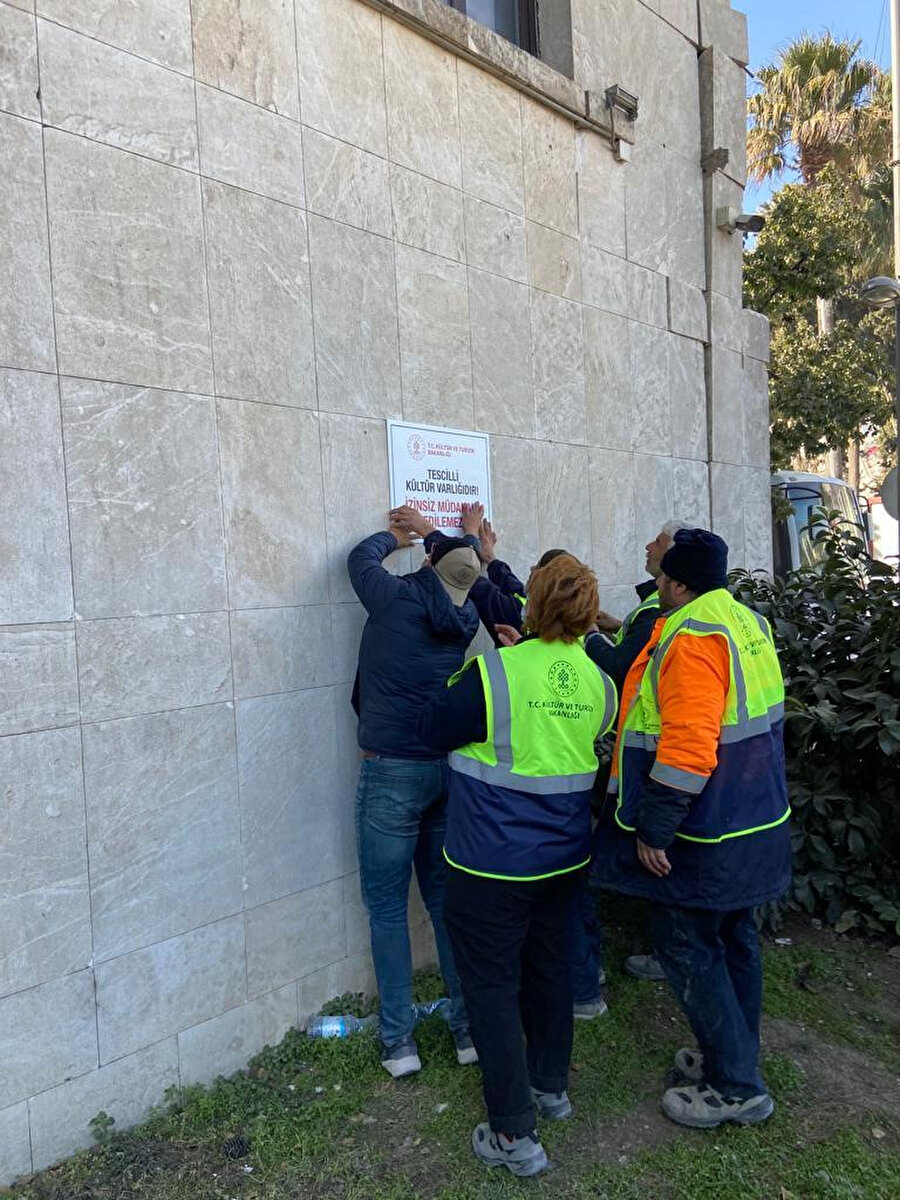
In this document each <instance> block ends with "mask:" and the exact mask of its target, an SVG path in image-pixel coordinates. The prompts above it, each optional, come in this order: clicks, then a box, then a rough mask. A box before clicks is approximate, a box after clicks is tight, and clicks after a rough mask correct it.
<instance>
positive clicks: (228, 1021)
mask: <svg viewBox="0 0 900 1200" xmlns="http://www.w3.org/2000/svg"><path fill="white" fill-rule="evenodd" d="M297 1021H298V1012H297V985H296V983H291V984H288V986H287V987H284V988H280V989H279V990H278V991H277V992H269V994H268V995H266V996H260V997H259V999H258V1000H251V1001H250V1002H249V1004H242V1005H241V1006H240V1008H233V1009H231V1010H230V1011H229V1012H226V1013H222V1014H221V1016H218V1017H213V1018H212V1020H210V1021H204V1023H203V1024H202V1025H195V1026H194V1027H193V1029H186V1030H185V1031H184V1032H183V1033H179V1035H178V1058H179V1063H180V1067H181V1079H182V1081H183V1082H184V1083H186V1084H189V1083H212V1081H213V1080H214V1079H215V1078H216V1077H217V1076H219V1075H225V1076H228V1075H231V1074H233V1073H234V1072H235V1071H240V1070H241V1069H242V1068H244V1067H246V1065H247V1063H248V1061H249V1060H250V1059H251V1058H252V1057H253V1056H254V1054H258V1053H259V1052H260V1050H262V1048H263V1046H276V1045H277V1044H278V1043H279V1042H280V1041H281V1039H282V1038H283V1037H284V1035H285V1034H286V1033H287V1031H288V1030H289V1029H292V1028H294V1027H295V1026H296V1025H297Z"/></svg>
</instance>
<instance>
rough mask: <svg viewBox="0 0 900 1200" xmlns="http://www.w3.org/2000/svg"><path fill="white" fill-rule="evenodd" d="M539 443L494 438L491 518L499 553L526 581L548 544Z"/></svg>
mask: <svg viewBox="0 0 900 1200" xmlns="http://www.w3.org/2000/svg"><path fill="white" fill-rule="evenodd" d="M537 480H538V459H537V443H536V442H532V441H526V440H525V439H523V438H518V437H493V438H491V491H492V493H493V495H492V498H493V505H494V507H493V512H492V514H491V519H492V521H493V525H494V529H495V530H496V533H497V537H498V542H497V554H498V555H499V557H500V558H502V559H503V560H504V561H505V562H508V563H509V564H510V566H511V567H512V569H513V570H514V571H515V573H516V574H517V575H518V576H519V578H520V579H522V580H523V582H527V580H528V573H529V571H530V569H531V565H532V563H536V562H537V560H538V559H539V558H540V556H541V554H542V553H543V551H544V550H546V549H547V548H548V547H547V546H543V545H542V544H541V541H540V535H539V532H538V524H539V504H538V488H537Z"/></svg>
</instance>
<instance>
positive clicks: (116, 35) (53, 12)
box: [14, 0, 192, 75]
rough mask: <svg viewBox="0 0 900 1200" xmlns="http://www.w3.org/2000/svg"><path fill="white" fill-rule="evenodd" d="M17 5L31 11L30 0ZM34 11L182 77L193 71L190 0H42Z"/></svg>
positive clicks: (19, 0) (31, 0)
mask: <svg viewBox="0 0 900 1200" xmlns="http://www.w3.org/2000/svg"><path fill="white" fill-rule="evenodd" d="M14 3H19V4H20V6H21V7H24V8H26V9H30V10H33V9H34V7H35V5H34V2H33V0H28V2H27V3H22V0H14ZM37 9H38V14H39V15H40V16H42V17H49V18H50V20H51V21H56V22H57V23H58V24H60V25H66V26H68V28H70V29H77V30H78V31H79V32H80V33H87V34H89V35H90V36H91V37H95V38H98V39H99V40H100V41H101V42H108V43H109V45H111V46H118V48H119V49H120V50H130V51H131V53H132V54H138V55H140V57H141V58H149V59H150V61H151V62H156V63H160V64H161V65H162V66H164V67H171V68H172V70H173V71H181V72H182V73H183V74H185V75H190V73H191V62H192V59H191V4H190V0H130V3H128V4H120V3H119V2H118V0H40V3H39V4H38V6H37Z"/></svg>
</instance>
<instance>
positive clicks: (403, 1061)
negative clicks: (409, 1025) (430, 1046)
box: [381, 1038, 422, 1079]
mask: <svg viewBox="0 0 900 1200" xmlns="http://www.w3.org/2000/svg"><path fill="white" fill-rule="evenodd" d="M381 1065H382V1066H383V1067H384V1069H385V1070H386V1071H387V1073H388V1075H390V1076H391V1078H392V1079H402V1078H403V1076H404V1075H415V1073H416V1071H421V1070H422V1063H421V1060H420V1059H419V1051H418V1049H417V1048H416V1043H415V1042H414V1041H413V1040H412V1038H407V1039H406V1041H404V1042H398V1043H397V1045H396V1046H391V1047H390V1049H388V1047H387V1046H383V1047H382V1051H381Z"/></svg>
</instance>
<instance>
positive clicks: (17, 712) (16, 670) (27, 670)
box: [0, 625, 78, 737]
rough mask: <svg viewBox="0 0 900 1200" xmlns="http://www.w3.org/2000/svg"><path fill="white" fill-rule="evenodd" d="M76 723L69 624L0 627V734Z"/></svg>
mask: <svg viewBox="0 0 900 1200" xmlns="http://www.w3.org/2000/svg"><path fill="white" fill-rule="evenodd" d="M77 721H78V680H77V677H76V666H75V630H74V629H73V627H72V625H7V626H5V627H3V628H0V737H2V736H3V735H5V734H8V733H27V732H28V731H29V730H32V729H55V728H58V727H60V726H64V725H74V724H76V723H77Z"/></svg>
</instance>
